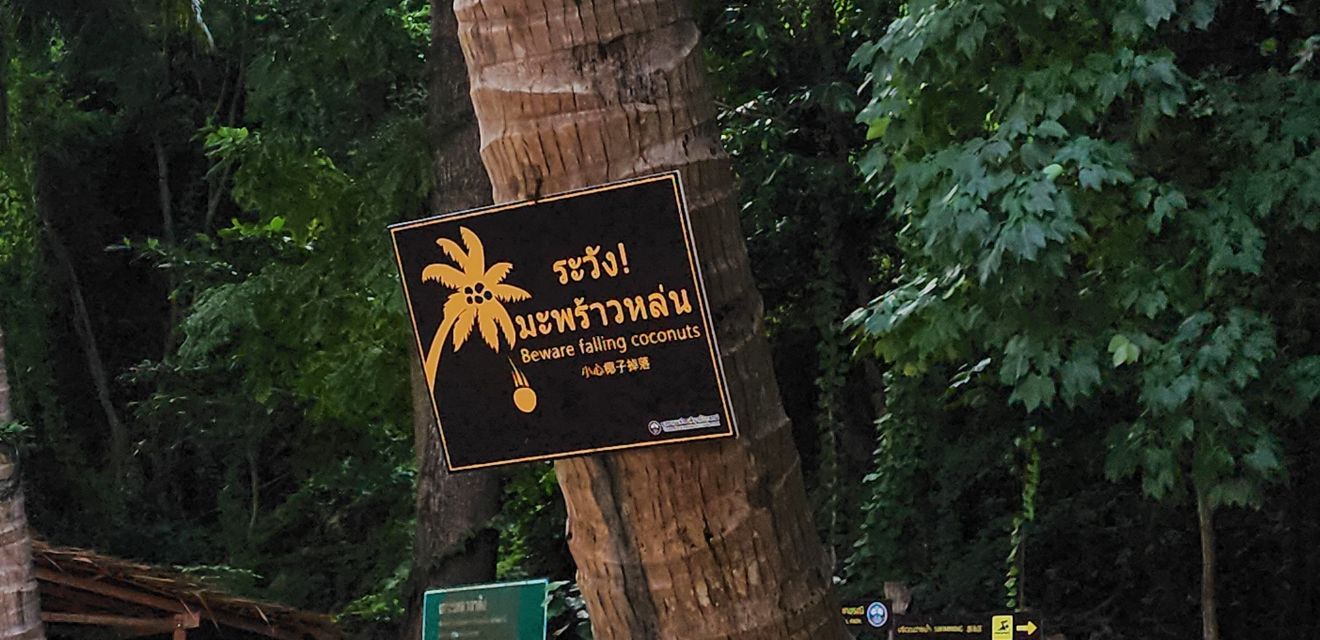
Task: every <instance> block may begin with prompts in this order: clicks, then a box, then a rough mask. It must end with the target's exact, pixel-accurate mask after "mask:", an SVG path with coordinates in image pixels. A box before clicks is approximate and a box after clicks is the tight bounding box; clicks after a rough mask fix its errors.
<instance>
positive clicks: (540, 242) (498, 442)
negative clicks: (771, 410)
mask: <svg viewBox="0 0 1320 640" xmlns="http://www.w3.org/2000/svg"><path fill="white" fill-rule="evenodd" d="M390 234H391V235H392V236H393V239H394V250H395V257H396V258H397V259H398V264H399V274H400V276H401V277H402V280H403V291H404V296H405V297H406V298H407V301H408V311H409V314H410V316H411V318H412V323H413V333H414V335H415V336H416V338H417V350H418V353H419V355H420V357H421V359H422V363H423V366H422V369H423V371H424V373H425V376H426V381H427V384H428V386H429V388H430V389H431V400H432V406H433V407H434V409H435V416H436V422H437V423H438V424H439V425H440V439H441V443H442V445H443V448H444V452H445V464H446V465H447V466H448V467H449V469H450V470H451V471H459V470H464V469H476V468H480V467H488V466H493V465H499V464H507V463H513V462H524V461H530V460H545V459H550V458H559V457H565V456H574V455H581V454H587V453H595V452H600V451H610V450H616V449H624V448H629V447H642V446H649V445H656V444H668V443H674V442H685V441H690V440H701V439H707V438H722V437H729V436H732V435H734V433H735V425H734V419H733V412H732V411H731V410H730V407H729V399H728V394H727V392H726V390H725V383H724V374H723V370H722V369H721V366H720V358H719V349H718V347H717V345H716V340H715V331H714V328H713V327H712V325H711V319H710V309H709V306H708V305H707V303H706V291H705V287H704V286H703V285H702V280H701V269H700V267H699V266H698V261H697V254H696V247H695V245H694V243H693V241H692V228H691V224H690V222H689V220H688V214H687V207H686V206H685V204H684V200H683V189H682V184H681V183H680V181H679V177H678V174H677V173H668V174H663V175H658V176H651V177H647V178H640V179H636V180H630V181H627V182H620V183H615V184H608V185H604V186H600V187H594V188H590V189H584V190H581V191H573V192H569V193H564V194H560V195H555V196H548V197H545V198H542V199H540V200H535V201H529V202H519V203H514V204H505V205H497V206H494V207H486V208H482V209H474V210H471V211H460V212H457V213H451V214H447V215H442V216H437V217H434V218H427V219H425V220H418V221H415V222H406V223H402V224H398V225H394V226H392V227H390Z"/></svg>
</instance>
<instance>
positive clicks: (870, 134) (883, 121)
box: [866, 116, 890, 142]
mask: <svg viewBox="0 0 1320 640" xmlns="http://www.w3.org/2000/svg"><path fill="white" fill-rule="evenodd" d="M889 120H890V118H889V116H885V117H883V118H877V119H876V120H874V121H872V122H871V125H870V126H869V127H867V128H866V141H867V142H871V141H872V140H878V139H880V138H882V137H884V135H885V132H886V131H888V130H889Z"/></svg>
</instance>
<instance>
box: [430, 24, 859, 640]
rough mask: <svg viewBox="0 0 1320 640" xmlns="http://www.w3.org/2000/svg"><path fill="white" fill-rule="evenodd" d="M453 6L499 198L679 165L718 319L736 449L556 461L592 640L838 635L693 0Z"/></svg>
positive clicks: (719, 446)
mask: <svg viewBox="0 0 1320 640" xmlns="http://www.w3.org/2000/svg"><path fill="white" fill-rule="evenodd" d="M455 10H456V13H457V14H458V21H459V34H460V40H461V42H462V43H463V47H464V52H465V54H466V56H467V59H468V69H469V79H470V81H471V83H472V96H473V104H474V106H475V108H476V113H477V119H478V122H479V123H480V125H481V131H482V159H483V161H484V162H485V164H486V168H487V171H488V173H489V174H490V177H491V183H492V185H493V186H494V191H495V199H496V201H500V202H503V201H510V200H517V199H523V198H530V197H535V196H537V195H539V194H541V193H554V192H558V191H565V190H568V189H572V188H577V187H584V186H588V185H591V184H599V183H603V182H609V181H611V180H618V179H621V178H627V177H631V176H637V175H645V174H648V173H653V172H657V171H663V170H668V169H679V170H680V171H682V173H683V178H684V183H685V188H686V191H687V193H688V196H689V197H688V201H689V205H690V207H691V210H692V220H693V231H694V235H695V237H696V239H697V243H698V246H699V247H701V249H702V252H701V260H702V262H703V265H702V266H703V271H704V273H705V274H706V278H707V284H708V287H709V290H710V293H711V304H712V306H713V307H714V308H715V309H717V310H718V311H717V312H716V313H715V314H714V315H715V317H716V318H717V324H718V327H719V331H720V332H721V336H720V338H721V340H720V341H721V344H723V345H724V348H725V357H726V358H727V361H726V370H728V371H729V372H731V375H730V380H729V386H730V393H731V396H732V402H733V406H734V407H735V410H736V411H738V412H739V421H738V422H739V424H740V425H741V429H742V432H741V434H740V437H739V438H738V439H737V440H724V441H719V442H712V443H703V444H696V445H688V446H683V447H664V448H657V449H651V450H647V451H639V452H630V453H621V454H604V455H599V456H591V457H584V458H575V459H569V460H563V461H559V462H557V463H555V468H556V472H557V475H558V478H559V482H560V486H561V487H562V489H563V491H564V497H565V500H566V501H567V503H568V514H569V525H570V539H569V545H570V548H571V549H572V551H573V556H574V559H575V560H576V562H577V568H578V580H579V582H580V585H581V587H582V592H583V595H584V597H585V598H586V601H587V607H588V610H590V611H591V613H592V627H593V630H594V632H595V634H596V636H597V637H602V638H662V637H682V638H764V637H776V638H807V637H840V638H841V637H843V635H844V632H843V629H842V626H841V621H840V619H839V616H838V611H837V609H836V607H835V600H834V597H833V594H832V590H831V587H830V571H829V567H828V565H827V563H826V560H825V557H824V555H823V554H822V553H821V551H822V549H821V547H820V544H819V542H818V539H817V537H816V535H815V531H814V528H813V526H812V523H811V519H810V511H809V509H808V507H807V503H806V496H805V493H804V491H803V486H802V480H801V475H800V471H799V466H798V458H797V455H796V452H795V451H794V450H793V446H792V440H791V434H790V430H789V426H788V423H787V419H786V418H785V416H784V414H783V410H782V408H781V406H780V403H779V399H778V393H777V390H776V389H775V384H774V380H773V376H772V374H771V371H772V370H771V366H770V362H769V352H768V349H767V345H766V343H765V340H764V338H763V336H762V333H761V322H762V318H761V301H760V296H759V295H758V294H757V292H756V290H755V285H754V282H753V280H752V277H751V273H750V272H749V271H748V268H747V258H746V250H745V248H744V245H743V242H742V240H741V233H740V231H739V226H738V219H737V216H736V208H735V198H736V196H735V190H734V188H733V182H732V175H731V173H730V171H729V165H728V161H727V159H726V157H725V155H724V153H723V150H722V149H721V147H720V143H719V139H718V132H717V130H716V129H715V127H714V121H713V117H714V110H713V104H712V102H711V98H710V95H709V94H708V93H706V89H705V85H704V75H705V74H704V70H703V69H702V58H701V56H700V46H699V32H698V31H697V28H696V25H695V24H694V22H693V18H692V16H691V14H690V13H689V12H688V9H687V7H686V5H685V4H684V3H678V2H667V1H659V2H643V3H639V4H626V3H610V2H605V3H596V4H594V5H592V4H578V3H570V2H564V3H551V4H548V5H547V4H538V5H533V4H531V3H527V2H520V1H517V0H513V1H507V2H476V3H470V4H463V3H459V4H456V5H455ZM492 15H500V16H503V17H504V18H503V19H502V20H500V21H492V20H490V19H489V18H488V16H492ZM547 34H549V37H546V36H547ZM528 60H536V61H537V63H536V64H535V65H530V64H527V62H526V61H528ZM513 104H517V105H520V108H518V109H511V108H509V105H513ZM568 159H571V162H569V161H568ZM697 487H702V489H701V490H697ZM715 487H719V489H714V488H715ZM676 541H678V542H679V543H678V544H675V542H676ZM790 603H791V604H790Z"/></svg>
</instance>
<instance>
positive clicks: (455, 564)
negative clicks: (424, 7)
mask: <svg viewBox="0 0 1320 640" xmlns="http://www.w3.org/2000/svg"><path fill="white" fill-rule="evenodd" d="M427 54H428V60H427V61H428V66H429V71H428V73H429V76H430V77H429V88H430V91H429V93H428V103H429V106H430V113H429V122H428V129H429V131H430V140H431V154H432V158H433V161H432V174H433V184H432V187H431V200H430V206H431V211H432V212H433V213H442V212H446V211H459V210H462V209H471V208H474V207H479V206H481V205H484V204H489V203H490V182H489V181H487V179H486V172H485V170H484V169H483V168H482V166H481V156H480V154H479V147H480V139H479V134H478V132H477V119H476V116H475V115H474V114H473V113H472V103H471V101H470V100H469V99H468V83H467V66H466V65H465V64H464V63H463V51H462V49H460V48H459V45H458V23H457V21H456V20H455V18H454V10H453V7H452V6H451V5H450V3H449V2H447V1H445V0H432V4H431V47H430V49H429V50H428V52H427ZM412 408H413V425H414V432H413V433H414V435H413V437H414V438H415V440H416V442H417V445H416V447H417V534H416V537H415V538H414V542H413V567H412V575H411V578H410V580H409V585H410V594H409V596H408V622H407V624H406V625H405V626H404V634H405V635H404V637H405V638H418V637H420V634H421V616H422V606H421V605H422V595H423V594H424V593H425V591H426V590H427V589H431V588H435V587H440V586H453V585H458V584H475V583H480V582H490V581H492V580H494V579H495V568H496V561H497V552H498V549H499V532H498V530H497V529H496V528H495V527H496V522H495V517H496V516H497V515H498V513H499V510H500V495H501V482H500V471H499V470H477V471H470V472H467V473H462V474H450V473H449V472H448V471H447V470H445V463H444V452H443V451H442V450H441V448H440V438H439V428H438V427H437V426H436V424H435V417H434V413H433V412H432V409H431V394H430V391H429V385H428V384H427V381H426V380H425V379H424V375H423V374H422V372H421V370H420V369H417V368H416V365H415V364H414V368H413V375H412Z"/></svg>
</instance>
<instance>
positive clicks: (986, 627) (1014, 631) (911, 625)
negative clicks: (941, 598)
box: [893, 612, 1043, 640]
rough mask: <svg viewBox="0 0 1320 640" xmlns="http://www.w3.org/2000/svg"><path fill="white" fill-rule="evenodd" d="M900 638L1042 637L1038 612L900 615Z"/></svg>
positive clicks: (1027, 639) (1031, 639)
mask: <svg viewBox="0 0 1320 640" xmlns="http://www.w3.org/2000/svg"><path fill="white" fill-rule="evenodd" d="M893 625H894V627H893V628H894V637H895V638H897V639H899V640H904V639H906V640H917V639H923V640H924V639H930V638H939V639H940V640H1039V639H1040V637H1041V636H1042V635H1043V634H1042V632H1041V624H1040V616H1039V615H1038V614H1035V613H1024V612H1016V613H990V614H983V615H977V614H970V615H965V616H933V617H924V616H900V617H898V618H897V619H896V620H894V622H893Z"/></svg>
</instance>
